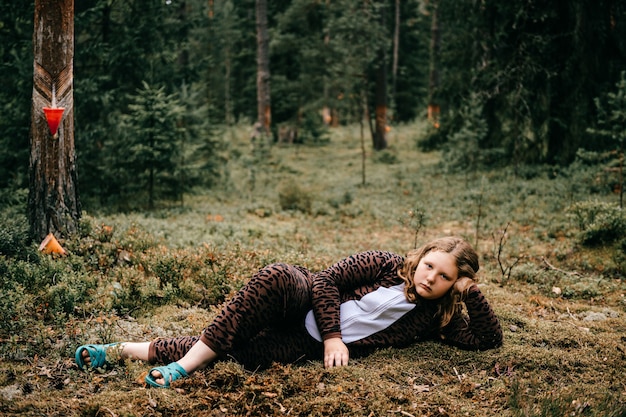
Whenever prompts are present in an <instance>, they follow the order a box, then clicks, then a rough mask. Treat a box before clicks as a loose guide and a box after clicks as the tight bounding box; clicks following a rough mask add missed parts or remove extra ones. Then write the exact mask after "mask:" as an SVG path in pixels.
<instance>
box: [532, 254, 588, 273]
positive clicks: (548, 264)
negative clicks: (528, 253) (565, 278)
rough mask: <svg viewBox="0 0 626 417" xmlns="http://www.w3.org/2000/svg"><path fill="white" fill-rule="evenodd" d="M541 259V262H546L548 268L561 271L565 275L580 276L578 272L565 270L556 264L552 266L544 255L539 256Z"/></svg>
mask: <svg viewBox="0 0 626 417" xmlns="http://www.w3.org/2000/svg"><path fill="white" fill-rule="evenodd" d="M541 260H542V261H543V263H545V264H546V266H547V267H548V268H550V269H552V270H554V271H557V272H561V273H563V274H565V275H576V276H579V277H580V276H582V275H581V274H580V273H579V272H576V271H565V270H563V269H561V268H557V267H556V266H554V265H552V264H551V263H550V262H548V260H547V259H546V258H545V257H543V256H542V257H541Z"/></svg>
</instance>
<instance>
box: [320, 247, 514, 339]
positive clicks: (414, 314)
mask: <svg viewBox="0 0 626 417" xmlns="http://www.w3.org/2000/svg"><path fill="white" fill-rule="evenodd" d="M403 263H404V258H403V257H402V256H400V255H397V254H394V253H390V252H383V251H369V252H363V253H359V254H356V255H353V256H350V257H348V258H346V259H343V260H342V261H339V262H338V263H336V264H334V265H333V266H331V267H330V268H328V269H326V270H324V271H321V272H319V273H316V274H313V286H312V291H313V311H314V314H315V319H316V322H317V324H318V328H319V330H320V333H321V335H322V338H323V339H324V340H325V339H328V338H331V337H341V327H340V318H339V306H340V303H339V302H337V301H338V300H339V301H340V302H345V301H348V300H354V299H360V298H361V297H363V296H364V295H365V294H368V293H369V292H371V291H374V290H376V289H377V288H379V287H381V286H384V287H391V286H394V285H398V284H400V283H402V279H401V278H400V277H399V276H398V269H399V268H401V267H402V265H403ZM464 302H465V306H466V308H467V314H468V316H464V315H463V314H461V313H459V314H456V315H454V316H453V318H452V320H451V321H450V323H449V324H448V325H446V326H445V327H444V328H443V329H440V328H439V327H440V326H439V318H438V317H437V301H436V300H434V301H430V300H423V299H419V300H418V301H417V303H416V304H417V306H416V308H414V309H413V310H411V311H410V312H408V313H407V314H405V315H404V316H402V317H401V318H400V319H399V320H397V321H396V322H395V323H393V324H392V325H391V326H389V327H388V328H386V329H384V330H382V331H380V332H378V333H375V334H373V335H371V336H368V337H366V338H364V339H361V340H357V341H355V342H352V343H350V344H349V346H350V347H351V348H364V349H368V350H369V348H376V347H386V346H394V347H404V346H408V345H410V344H412V343H415V342H419V341H423V340H427V339H441V340H443V342H444V343H448V344H451V345H454V346H457V347H460V348H464V349H472V350H483V349H490V348H495V347H498V346H500V345H501V344H502V329H501V327H500V323H499V321H498V319H497V317H496V315H495V313H494V312H493V310H492V308H491V306H490V305H489V303H488V302H487V300H486V299H485V297H484V295H483V294H482V293H481V291H480V289H479V288H478V286H477V285H473V286H471V287H470V290H469V292H468V294H467V297H466V299H465V300H464Z"/></svg>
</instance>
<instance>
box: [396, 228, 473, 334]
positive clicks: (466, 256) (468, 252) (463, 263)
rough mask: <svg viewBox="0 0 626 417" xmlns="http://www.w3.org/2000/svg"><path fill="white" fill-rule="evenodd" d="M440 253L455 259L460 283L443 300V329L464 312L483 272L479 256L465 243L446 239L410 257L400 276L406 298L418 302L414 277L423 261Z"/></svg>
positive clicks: (454, 237) (430, 244)
mask: <svg viewBox="0 0 626 417" xmlns="http://www.w3.org/2000/svg"><path fill="white" fill-rule="evenodd" d="M433 251H440V252H446V253H449V254H450V255H452V256H453V257H454V259H455V261H456V267H457V269H458V276H457V282H456V283H455V285H453V286H452V288H451V289H450V291H448V292H447V293H446V294H445V295H444V296H443V297H442V298H441V299H439V309H438V311H437V316H438V317H439V318H440V320H441V321H440V324H439V326H440V328H442V327H444V326H446V325H447V324H448V323H449V322H450V319H451V318H452V316H453V315H454V313H456V312H457V311H460V310H461V308H462V305H461V301H462V299H463V298H464V296H465V294H466V293H467V290H468V289H469V287H470V286H471V285H472V284H473V283H475V282H477V280H476V273H477V272H478V269H479V268H480V265H479V263H478V254H477V253H476V251H475V250H474V248H472V246H471V245H470V244H469V243H467V242H466V241H465V240H464V239H462V238H460V237H456V236H448V237H442V238H439V239H435V240H433V241H431V242H428V243H426V244H425V245H423V246H422V247H420V248H418V249H414V250H412V251H410V252H409V253H407V255H406V257H405V261H404V265H403V266H402V268H400V269H399V270H398V275H399V276H400V277H401V278H402V279H403V280H404V282H405V284H406V285H405V289H404V291H405V294H406V298H407V299H408V300H409V301H411V302H415V301H416V300H417V299H418V297H419V296H418V295H417V291H416V288H415V282H414V281H413V275H415V269H416V268H417V265H418V264H419V262H420V260H421V259H422V258H423V257H424V256H425V255H426V254H427V253H429V252H433Z"/></svg>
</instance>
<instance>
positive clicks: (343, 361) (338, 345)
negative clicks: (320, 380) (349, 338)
mask: <svg viewBox="0 0 626 417" xmlns="http://www.w3.org/2000/svg"><path fill="white" fill-rule="evenodd" d="M349 357H350V354H349V353H348V347H347V346H346V344H345V343H343V340H341V338H340V337H333V338H331V339H326V340H324V368H332V367H334V366H345V365H347V364H348V358H349Z"/></svg>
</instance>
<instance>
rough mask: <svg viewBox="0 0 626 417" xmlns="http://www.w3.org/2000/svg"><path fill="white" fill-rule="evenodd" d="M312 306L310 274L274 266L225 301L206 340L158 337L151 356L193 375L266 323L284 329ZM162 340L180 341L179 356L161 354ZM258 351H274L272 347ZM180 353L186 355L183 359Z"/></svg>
mask: <svg viewBox="0 0 626 417" xmlns="http://www.w3.org/2000/svg"><path fill="white" fill-rule="evenodd" d="M310 309H311V275H310V273H309V272H308V271H307V270H305V269H304V268H299V267H295V266H292V265H286V264H273V265H270V266H267V267H265V268H263V269H261V270H260V271H259V272H257V273H256V274H255V275H254V276H253V277H252V278H251V279H250V281H249V282H248V284H246V285H245V286H244V287H243V288H242V289H241V290H240V291H238V292H237V294H235V296H233V298H232V299H231V300H230V301H228V303H226V305H225V306H224V308H223V309H222V311H221V313H220V314H219V315H218V316H217V317H216V318H215V320H214V321H213V322H212V323H211V324H210V325H209V326H208V327H207V328H206V329H205V330H204V332H203V334H202V336H201V337H200V340H201V342H202V343H195V342H196V340H194V338H177V339H166V340H165V341H164V342H159V341H158V340H157V341H155V342H153V346H154V347H153V349H154V350H155V353H154V355H151V360H152V358H154V359H155V360H157V359H159V358H160V359H159V360H158V361H159V362H161V361H163V359H165V357H168V358H169V359H174V360H175V361H176V362H178V364H179V365H181V366H182V367H183V369H184V370H185V371H186V372H187V373H190V372H193V371H195V370H198V369H201V368H204V367H206V366H207V365H208V364H210V363H211V362H213V361H214V360H215V359H217V358H218V357H219V356H222V355H226V354H228V353H230V352H231V351H232V350H233V349H234V348H236V347H237V346H245V345H246V344H247V343H250V342H251V341H252V339H253V338H254V337H255V336H257V335H258V334H259V333H260V332H261V331H262V330H264V329H266V328H268V327H276V326H278V327H284V326H289V325H293V324H294V323H299V322H301V321H302V319H303V318H304V316H305V315H306V313H307V312H308V311H309V310H310ZM164 344H169V345H170V348H171V347H172V346H174V345H176V346H177V347H176V348H175V349H174V351H175V354H174V355H172V354H171V353H168V354H167V355H161V354H160V352H161V350H163V348H164V346H163V345H164ZM179 348H180V349H179ZM177 349H178V350H177ZM166 350H167V349H166ZM185 350H186V352H185ZM171 351H172V349H169V352H171ZM183 352H185V353H183ZM260 353H261V355H263V354H266V355H267V354H269V355H272V352H268V351H262V352H260ZM180 354H183V356H182V357H180ZM177 357H180V358H179V359H176V358H177ZM259 359H260V360H261V359H262V358H259ZM152 376H153V377H154V378H155V379H157V382H159V383H162V378H160V377H161V375H159V372H158V371H153V373H152Z"/></svg>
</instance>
